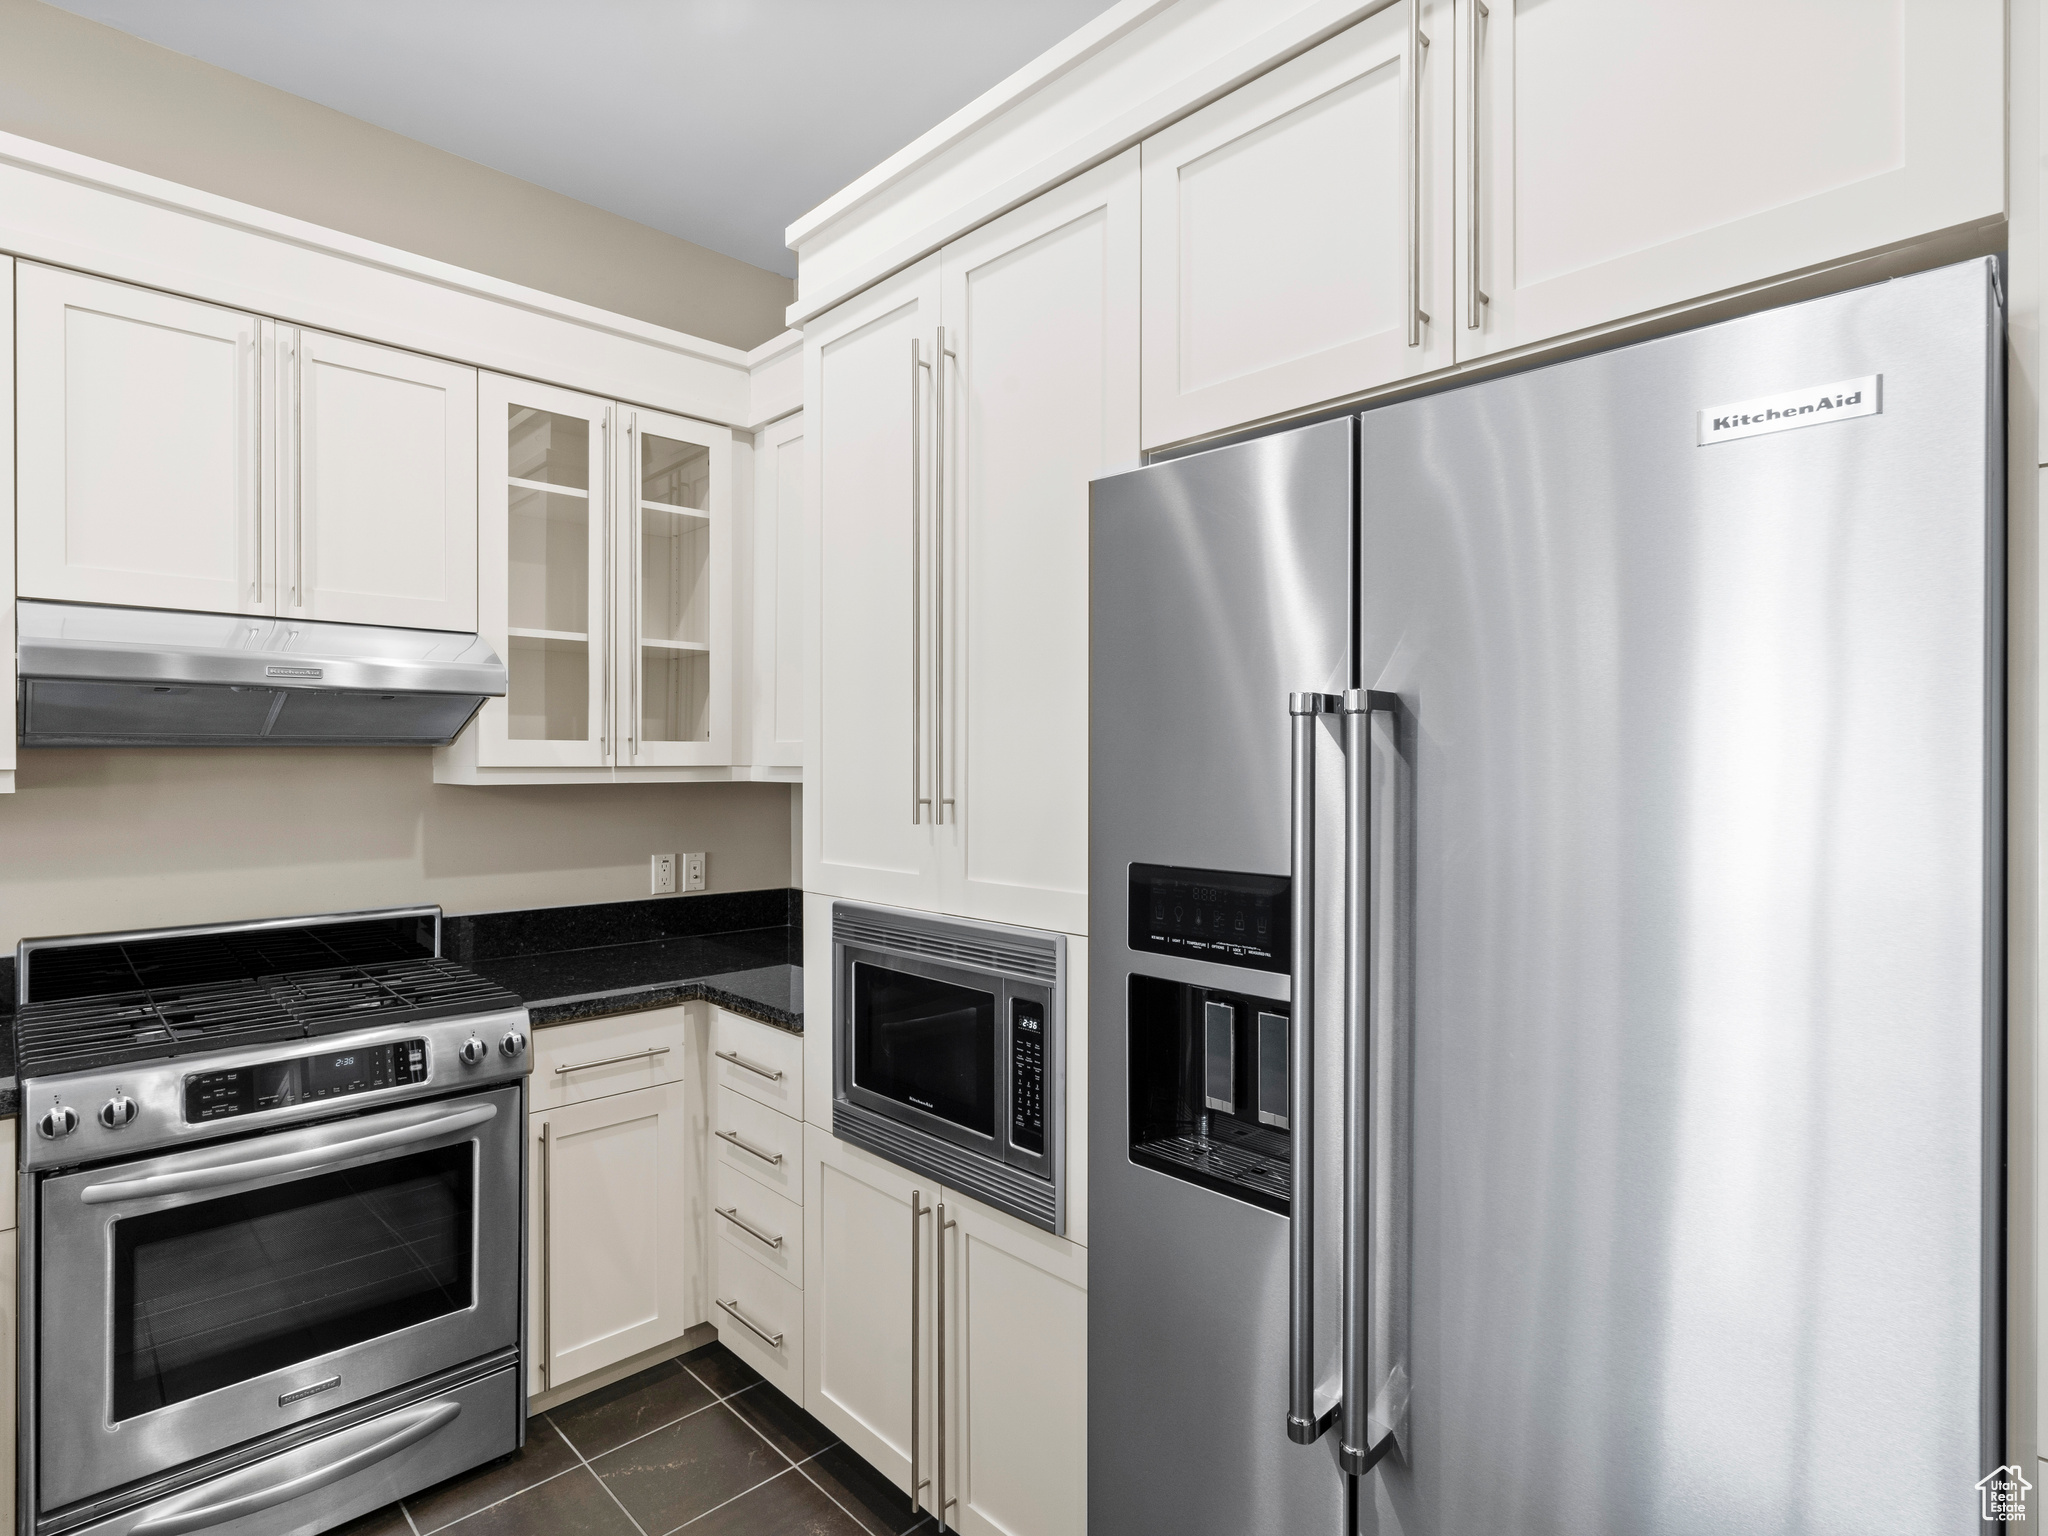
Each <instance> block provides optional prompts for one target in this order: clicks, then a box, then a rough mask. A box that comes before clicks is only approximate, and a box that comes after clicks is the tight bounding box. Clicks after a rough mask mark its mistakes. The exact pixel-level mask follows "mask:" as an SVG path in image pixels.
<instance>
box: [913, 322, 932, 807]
mask: <svg viewBox="0 0 2048 1536" xmlns="http://www.w3.org/2000/svg"><path fill="white" fill-rule="evenodd" d="M919 345H920V340H919V338H918V337H916V336H913V337H911V338H910V824H911V825H912V826H913V827H915V826H918V825H920V824H922V822H923V821H924V813H925V808H926V807H927V806H929V805H930V804H931V803H932V802H931V796H929V795H926V794H924V793H922V791H923V789H924V767H923V763H922V761H921V758H922V754H923V752H924V729H923V727H924V496H923V494H922V486H921V484H920V481H921V479H922V476H923V474H924V443H923V441H922V440H921V439H922V434H921V432H920V430H919V429H920V427H921V425H922V423H923V419H924V418H923V417H922V416H921V415H920V414H919V412H918V408H917V371H918V369H920V368H922V369H924V370H925V371H927V372H929V371H930V370H931V366H932V365H931V364H930V363H928V362H926V361H925V360H924V358H923V357H922V356H921V355H920V354H919V351H918V348H919Z"/></svg>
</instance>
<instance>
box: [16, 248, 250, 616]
mask: <svg viewBox="0 0 2048 1536" xmlns="http://www.w3.org/2000/svg"><path fill="white" fill-rule="evenodd" d="M15 318H16V337H15V345H16V351H15V378H16V385H17V395H18V409H17V415H16V422H17V426H18V432H17V440H18V444H19V449H18V462H17V466H16V473H17V477H18V479H17V488H18V497H19V501H18V511H17V517H18V533H17V546H18V552H19V561H20V569H19V572H18V575H17V583H18V585H17V589H16V590H17V591H18V593H19V594H20V595H21V596H23V597H43V598H54V599H58V600H63V601H71V602H83V603H120V604H127V605H130V606H134V607H144V608H188V609H198V610H201V611H205V612H213V613H272V612H275V611H276V601H275V596H276V595H275V591H274V589H273V586H272V579H271V567H272V562H273V559H274V556H275V549H274V547H273V546H274V544H275V540H274V538H273V537H272V536H271V534H270V532H269V530H268V528H267V526H266V525H267V524H268V523H269V522H270V509H269V508H268V507H267V506H266V505H265V499H264V497H263V495H262V494H261V491H260V487H259V482H260V480H261V471H262V465H263V446H262V437H263V433H264V427H265V423H264V411H263V393H264V391H263V365H264V359H263V348H262V332H263V328H264V322H262V321H259V320H258V319H257V318H256V317H255V316H254V315H245V314H241V313H239V312H237V311H235V310H231V309H220V308H217V307H215V306H214V305H211V304H197V303H194V302H192V301H191V300H188V299H176V298H171V297H170V296H168V295H166V294H161V293H155V292H152V291H150V290H148V289H143V288H131V287H129V286H127V285H126V284H124V283H112V282H107V281H105V280H104V279H101V278H96V277H83V276H80V275H79V274H78V273H75V272H65V271H60V270H58V269H56V268H53V267H43V266H37V265H35V264H34V263H31V262H22V263H20V264H19V265H18V267H17V268H16V273H15Z"/></svg>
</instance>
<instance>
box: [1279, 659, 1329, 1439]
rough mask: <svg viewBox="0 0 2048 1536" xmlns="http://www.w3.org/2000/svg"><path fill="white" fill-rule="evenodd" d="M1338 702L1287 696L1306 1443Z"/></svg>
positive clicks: (1294, 1220)
mask: <svg viewBox="0 0 2048 1536" xmlns="http://www.w3.org/2000/svg"><path fill="white" fill-rule="evenodd" d="M1338 702H1339V701H1338V700H1337V699H1336V697H1335V696H1333V695H1331V694H1327V693H1293V694H1289V695H1288V696H1287V713H1288V716H1289V722H1290V724H1291V726H1292V728H1293V738H1294V746H1293V754H1294V760H1293V774H1292V777H1293V785H1294V787H1293V797H1292V798H1293V805H1292V814H1291V816H1290V818H1289V819H1290V821H1291V823H1292V825H1291V828H1290V839H1289V840H1290V842H1291V844H1292V849H1291V852H1290V854H1289V859H1288V866H1289V867H1288V877H1289V883H1288V900H1289V914H1288V918H1289V922H1290V924H1291V926H1292V928H1293V932H1292V933H1291V934H1290V935H1289V939H1288V950H1289V953H1288V969H1289V971H1290V973H1291V974H1290V977H1289V979H1290V981H1291V983H1292V985H1291V987H1290V988H1289V1007H1288V1012H1289V1014H1290V1015H1291V1016H1292V1020H1293V1025H1294V1027H1293V1030H1292V1042H1293V1049H1292V1051H1291V1052H1290V1054H1289V1056H1288V1062H1287V1098H1288V1105H1287V1115H1288V1124H1289V1126H1290V1128H1291V1129H1292V1131H1293V1134H1294V1155H1293V1158H1292V1159H1291V1163H1290V1169H1289V1181H1290V1189H1289V1198H1288V1222H1287V1238H1288V1243H1287V1266H1288V1274H1287V1438H1288V1439H1290V1440H1292V1441H1294V1442H1295V1444H1297V1445H1310V1444H1313V1443H1314V1442H1315V1441H1316V1440H1318V1439H1319V1438H1321V1436H1322V1433H1323V1430H1324V1429H1325V1428H1327V1427H1328V1426H1327V1424H1326V1423H1323V1422H1318V1420H1317V1418H1316V1405H1315V1389H1316V1383H1315V1316H1316V1307H1315V1300H1316V1292H1315V1259H1316V1173H1315V1168H1316V1159H1315V1142H1316V1066H1315V1062H1316V1050H1315V1042H1316V733H1317V732H1318V731H1319V730H1321V729H1322V726H1321V724H1320V722H1319V719H1318V717H1319V716H1322V715H1326V714H1330V713H1332V712H1333V710H1334V709H1335V708H1336V706H1337V704H1338Z"/></svg>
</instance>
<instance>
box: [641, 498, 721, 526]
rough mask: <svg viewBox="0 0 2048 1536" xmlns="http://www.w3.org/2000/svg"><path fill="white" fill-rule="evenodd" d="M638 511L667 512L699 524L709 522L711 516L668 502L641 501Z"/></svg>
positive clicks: (695, 509)
mask: <svg viewBox="0 0 2048 1536" xmlns="http://www.w3.org/2000/svg"><path fill="white" fill-rule="evenodd" d="M640 510H641V511H642V512H667V513H670V514H672V515H674V516H676V517H687V518H689V519H690V520H691V521H693V522H699V523H708V522H710V521H711V514H710V513H709V512H700V511H698V510H697V508H695V507H679V506H677V505H675V503H673V502H668V501H643V502H641V503H640Z"/></svg>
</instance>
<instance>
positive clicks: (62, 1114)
mask: <svg viewBox="0 0 2048 1536" xmlns="http://www.w3.org/2000/svg"><path fill="white" fill-rule="evenodd" d="M36 1129H37V1130H39V1131H41V1132H42V1133H43V1139H44V1140H45V1141H57V1140H60V1139H61V1138H63V1137H65V1136H69V1135H70V1134H71V1133H72V1132H73V1131H75V1130H77V1129H78V1111H77V1110H75V1109H73V1108H72V1107H71V1106H70V1105H69V1104H59V1105H57V1106H56V1107H54V1108H53V1109H50V1110H49V1111H47V1112H46V1113H45V1114H44V1115H43V1118H42V1119H40V1120H38V1121H37V1122H36Z"/></svg>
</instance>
